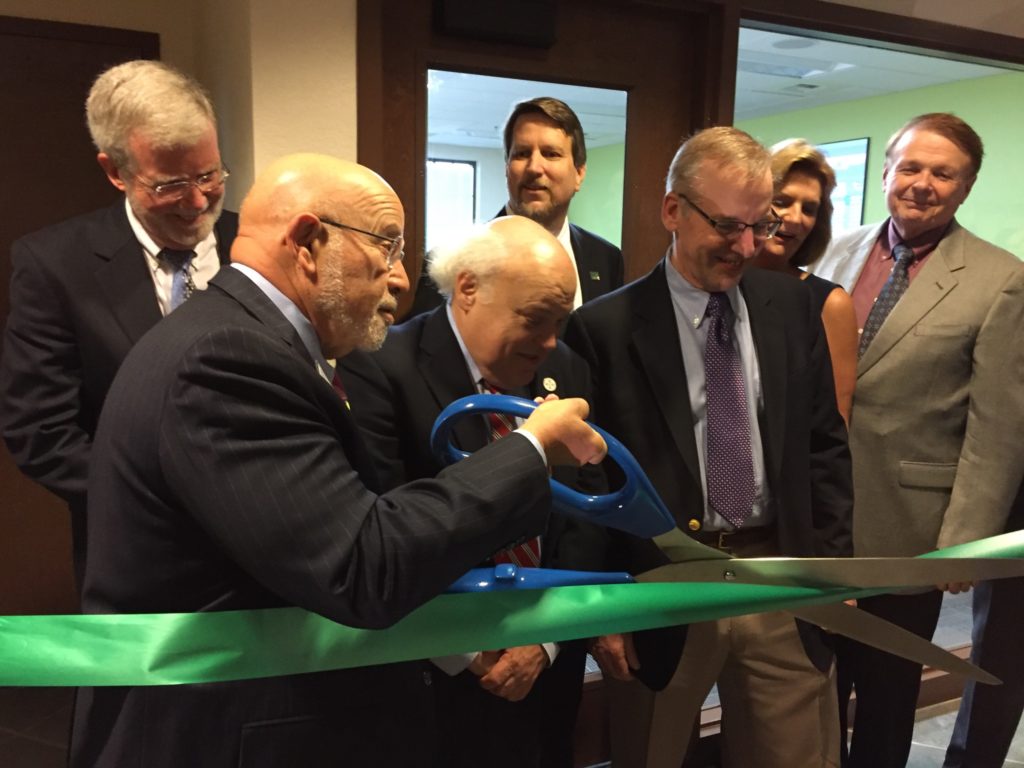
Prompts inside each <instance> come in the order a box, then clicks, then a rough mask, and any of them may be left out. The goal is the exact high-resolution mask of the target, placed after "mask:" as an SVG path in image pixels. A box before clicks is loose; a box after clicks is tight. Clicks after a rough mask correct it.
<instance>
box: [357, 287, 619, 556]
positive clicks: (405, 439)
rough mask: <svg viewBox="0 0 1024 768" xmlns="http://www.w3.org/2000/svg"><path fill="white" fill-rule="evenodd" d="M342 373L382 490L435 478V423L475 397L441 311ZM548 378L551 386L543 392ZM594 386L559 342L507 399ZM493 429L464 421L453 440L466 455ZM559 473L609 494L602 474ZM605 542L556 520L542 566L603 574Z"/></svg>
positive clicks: (582, 393) (395, 333)
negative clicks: (564, 542)
mask: <svg viewBox="0 0 1024 768" xmlns="http://www.w3.org/2000/svg"><path fill="white" fill-rule="evenodd" d="M339 372H340V374H341V377H342V381H343V382H344V384H345V389H346V391H347V392H348V396H349V402H350V403H351V404H352V414H353V416H355V419H356V422H357V423H358V424H359V426H360V427H361V428H362V429H363V431H364V435H365V436H366V442H367V445H368V447H369V450H370V454H371V456H372V458H373V464H374V468H375V469H376V471H377V473H378V476H379V477H380V479H381V482H382V485H383V487H384V488H394V487H396V486H399V485H402V484H403V483H407V482H410V481H412V480H416V479H418V478H421V477H434V476H435V475H436V474H437V473H438V472H440V471H441V470H442V469H444V466H445V465H444V464H443V463H441V462H440V461H438V460H437V458H435V456H434V454H433V452H432V451H431V450H430V432H431V430H432V428H433V426H434V420H435V419H436V418H437V416H438V414H440V413H441V411H442V410H443V409H444V408H445V407H446V406H447V405H448V404H449V403H451V402H453V401H455V400H458V399H459V398H460V397H466V396H467V395H474V394H476V393H477V390H476V386H475V384H474V382H472V381H471V380H470V377H469V372H468V370H467V369H466V364H465V361H464V360H463V357H462V350H461V349H460V348H459V344H458V341H457V340H456V338H455V334H454V333H452V329H451V326H450V325H449V323H448V318H447V316H446V313H445V309H444V307H438V308H437V309H435V310H433V311H431V312H430V313H428V314H426V315H419V316H417V317H415V318H413V319H412V320H409V321H408V322H405V323H402V324H400V325H397V326H395V327H394V328H392V329H391V331H390V332H389V333H388V338H387V340H386V341H385V342H384V346H383V348H382V349H381V350H380V351H379V352H376V353H373V354H368V353H365V352H354V353H352V354H351V355H348V356H347V357H346V358H345V359H344V360H342V361H341V363H340V367H339ZM545 380H548V381H549V383H553V385H554V388H553V389H546V388H545V387H544V386H543V384H542V382H543V381H545ZM589 387H590V372H589V370H588V368H587V365H586V363H584V362H583V360H582V359H581V358H580V357H579V356H578V355H576V354H574V353H573V352H572V351H571V350H570V349H569V348H568V347H566V346H565V345H564V344H561V343H559V345H558V348H557V349H556V350H555V351H554V352H553V353H552V354H551V355H550V356H549V357H548V359H547V360H546V361H545V362H544V364H543V365H542V366H541V367H540V369H539V370H538V371H537V375H536V376H535V377H534V380H533V381H532V382H531V383H530V385H529V386H526V387H523V388H522V389H520V390H516V391H512V392H509V394H512V395H518V396H520V397H525V398H529V399H533V398H534V397H537V396H543V395H547V394H556V395H558V396H559V397H584V398H587V397H588V394H589ZM489 431H490V429H489V427H488V426H487V425H486V423H485V421H484V419H482V418H470V419H463V420H462V421H460V422H459V423H458V425H457V426H456V429H455V436H454V441H455V444H456V445H457V447H459V448H461V449H462V450H465V451H470V452H472V451H476V450H478V449H479V448H482V447H483V446H484V445H486V444H487V442H488V437H489ZM554 473H555V477H556V478H557V479H559V480H560V481H562V482H564V483H566V484H567V485H571V486H573V487H576V488H580V489H581V490H584V491H586V492H589V493H599V492H602V491H603V490H604V489H605V483H604V477H603V474H602V473H601V471H600V469H598V468H596V467H592V466H589V467H587V468H585V469H584V470H582V471H581V470H576V469H573V468H571V467H558V468H556V469H555V470H554ZM567 529H568V530H569V531H571V532H574V533H578V534H582V535H580V536H573V537H571V538H573V542H572V544H570V546H569V549H570V551H569V552H563V551H561V547H560V542H561V536H562V534H563V533H565V532H566V530H567ZM594 534H598V535H597V536H594ZM603 542H604V534H603V531H602V529H600V528H599V527H597V526H587V524H585V523H582V522H577V521H571V520H567V519H566V518H564V517H562V516H561V515H552V516H551V517H550V519H549V521H548V527H547V529H546V530H545V533H544V547H543V548H542V557H543V565H544V567H548V568H574V569H578V570H600V569H601V568H602V567H603V566H604V556H603V546H604V543H603ZM595 548H596V553H595Z"/></svg>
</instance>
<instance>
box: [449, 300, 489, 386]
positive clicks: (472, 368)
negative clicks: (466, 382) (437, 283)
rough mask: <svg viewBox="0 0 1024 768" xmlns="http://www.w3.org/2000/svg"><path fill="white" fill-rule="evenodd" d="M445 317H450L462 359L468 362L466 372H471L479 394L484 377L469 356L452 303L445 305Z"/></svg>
mask: <svg viewBox="0 0 1024 768" xmlns="http://www.w3.org/2000/svg"><path fill="white" fill-rule="evenodd" d="M444 311H445V315H446V316H447V317H448V325H450V326H451V329H452V333H454V334H455V340H456V341H457V342H458V343H459V349H460V350H461V351H462V359H463V360H465V361H466V370H468V371H469V378H470V380H471V381H472V382H473V386H474V387H475V388H476V390H477V391H478V392H482V391H483V390H482V389H481V387H480V382H481V381H482V380H483V378H484V376H483V374H482V373H480V367H479V366H478V365H477V364H476V361H475V360H474V359H473V356H472V355H471V354H469V350H468V349H466V342H464V341H463V340H462V334H461V333H459V326H458V325H456V323H455V315H453V314H452V305H451V302H448V303H447V304H445V305H444Z"/></svg>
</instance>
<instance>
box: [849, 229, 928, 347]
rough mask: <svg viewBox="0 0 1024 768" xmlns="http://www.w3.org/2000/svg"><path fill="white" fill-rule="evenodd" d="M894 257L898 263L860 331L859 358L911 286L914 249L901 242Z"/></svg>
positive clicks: (894, 252)
mask: <svg viewBox="0 0 1024 768" xmlns="http://www.w3.org/2000/svg"><path fill="white" fill-rule="evenodd" d="M892 258H893V261H895V262H896V263H895V264H893V265H892V272H890V273H889V279H888V280H886V281H885V285H883V286H882V290H881V291H879V292H878V298H877V299H875V303H874V304H873V305H872V306H871V311H870V312H868V319H867V320H866V321H865V322H864V330H863V331H861V333H860V347H859V348H858V349H857V357H858V359H859V358H861V357H863V356H864V351H865V350H866V349H867V348H868V345H869V344H870V343H871V342H872V341H873V340H874V338H875V336H876V335H878V331H879V329H880V328H881V327H882V323H884V322H885V318H887V317H888V316H889V313H890V312H892V310H893V308H894V307H895V306H896V302H898V301H899V300H900V296H902V295H903V294H904V293H905V292H906V290H907V288H908V287H909V286H910V273H909V269H910V265H911V263H913V261H914V250H913V249H912V248H911V247H910V246H909V245H904V244H903V243H900V244H899V245H897V246H896V247H895V248H893V249H892Z"/></svg>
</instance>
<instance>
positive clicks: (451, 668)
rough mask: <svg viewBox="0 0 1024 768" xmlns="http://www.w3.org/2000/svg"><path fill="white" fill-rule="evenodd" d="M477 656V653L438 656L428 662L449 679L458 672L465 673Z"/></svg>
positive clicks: (478, 653)
mask: <svg viewBox="0 0 1024 768" xmlns="http://www.w3.org/2000/svg"><path fill="white" fill-rule="evenodd" d="M479 655H480V652H479V651H477V652H476V653H456V654H454V655H452V656H438V657H437V658H434V659H431V660H430V662H431V663H432V664H433V665H434V666H435V667H437V668H438V669H440V670H441V671H442V672H444V673H445V674H446V675H448V676H449V677H455V675H457V674H459V673H460V672H465V671H466V670H467V669H469V665H470V664H472V663H473V659H475V658H476V657H477V656H479Z"/></svg>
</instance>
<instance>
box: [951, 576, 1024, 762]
mask: <svg viewBox="0 0 1024 768" xmlns="http://www.w3.org/2000/svg"><path fill="white" fill-rule="evenodd" d="M1022 610H1024V578H1018V579H1000V580H999V581H984V582H982V583H980V584H979V585H978V586H977V587H975V589H974V630H973V632H972V637H971V642H972V648H971V661H972V662H973V663H974V664H977V665H978V666H979V667H981V668H982V669H984V670H986V671H988V672H991V673H992V674H993V675H995V676H996V677H998V678H999V679H1000V680H1002V681H1003V684H1002V685H984V684H978V683H975V682H974V681H973V680H972V681H970V682H968V683H967V687H966V688H965V689H964V696H963V699H962V700H961V701H960V712H959V713H958V714H957V717H956V725H955V726H954V728H953V738H952V739H951V740H950V742H949V749H948V750H947V751H946V761H945V762H944V763H943V768H1002V765H1003V761H1004V760H1005V759H1006V753H1007V752H1008V751H1009V749H1010V742H1011V741H1012V740H1013V736H1014V734H1015V733H1016V731H1017V724H1018V722H1019V721H1020V717H1021V712H1022V711H1024V661H1022V659H1021V651H1022V650H1024V646H1022V642H1024V641H1022V640H1021V630H1020V613H1021V611H1022Z"/></svg>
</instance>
